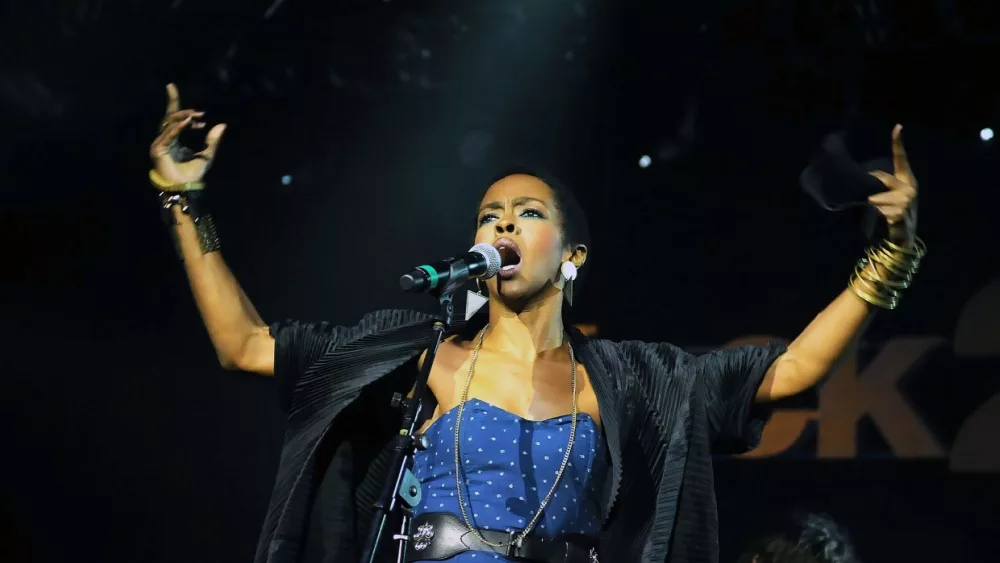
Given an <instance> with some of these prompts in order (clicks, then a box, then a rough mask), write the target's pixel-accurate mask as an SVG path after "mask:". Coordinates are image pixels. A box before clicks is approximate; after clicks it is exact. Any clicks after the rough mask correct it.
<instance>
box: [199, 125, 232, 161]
mask: <svg viewBox="0 0 1000 563" xmlns="http://www.w3.org/2000/svg"><path fill="white" fill-rule="evenodd" d="M225 132H226V124H225V123H220V124H218V125H216V126H215V127H212V128H211V129H209V131H208V135H207V136H206V137H205V149H204V150H202V151H201V152H199V153H197V154H196V155H195V156H197V157H199V158H204V159H206V160H212V159H213V158H215V152H216V151H217V150H218V149H219V143H220V142H221V141H222V135H223V133H225Z"/></svg>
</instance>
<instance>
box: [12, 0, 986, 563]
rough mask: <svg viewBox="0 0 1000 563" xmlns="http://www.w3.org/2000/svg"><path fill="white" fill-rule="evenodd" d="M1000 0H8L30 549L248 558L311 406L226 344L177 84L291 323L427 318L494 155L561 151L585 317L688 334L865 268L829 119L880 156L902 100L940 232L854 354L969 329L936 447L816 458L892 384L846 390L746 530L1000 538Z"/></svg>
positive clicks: (682, 338)
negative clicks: (186, 220) (152, 181)
mask: <svg viewBox="0 0 1000 563" xmlns="http://www.w3.org/2000/svg"><path fill="white" fill-rule="evenodd" d="M334 5H336V8H332V7H330V6H334ZM998 20H1000V11H998V8H997V7H996V6H995V5H994V3H992V2H988V1H986V0H980V1H979V2H976V1H972V0H937V1H934V2H930V1H926V2H902V1H899V0H897V1H881V0H875V1H871V2H868V1H866V2H857V3H855V2H835V1H832V0H830V1H820V0H811V1H796V2H792V1H790V0H786V1H781V0H757V1H740V2H737V1H722V0H720V1H716V2H698V3H676V2H625V1H622V2H597V1H595V0H580V1H578V2H572V1H566V0H546V1H527V0H525V1H518V0H507V1H502V2H501V1H492V0H491V1H481V2H458V1H452V0H449V1H441V2H426V1H400V0H393V1H392V2H389V1H385V2H382V1H376V0H366V1H359V0H351V1H342V2H337V3H333V2H324V3H319V2H304V1H298V0H286V1H285V2H281V0H274V1H273V2H272V1H271V0H266V1H263V0H244V1H242V2H236V1H235V0H212V1H208V2H200V3H194V2H184V1H182V0H172V1H166V0H157V1H148V0H147V1H143V2H139V1H132V2H128V1H125V0H119V1H104V2H102V1H97V0H92V1H83V0H78V1H54V0H53V1H44V2H41V1H35V0H23V1H22V0H10V1H8V2H5V3H2V4H0V45H2V48H0V63H2V67H0V68H2V71H0V163H2V165H0V187H2V194H3V197H2V201H0V210H2V215H0V233H2V240H3V242H4V248H5V250H6V252H5V256H4V259H3V261H2V262H0V263H2V266H0V271H2V277H0V289H2V292H0V311H2V315H0V342H2V343H3V350H4V354H3V382H4V383H3V391H2V393H0V397H2V417H3V418H2V419H0V422H2V424H3V428H4V437H5V438H4V441H3V449H2V451H3V455H2V456H0V459H2V461H0V483H2V488H0V495H2V496H0V499H2V505H0V510H2V519H0V534H2V538H0V560H2V561H11V562H18V563H20V562H62V561H101V562H106V563H111V562H119V561H122V562H124V561H129V562H136V561H142V562H151V563H158V562H171V563H173V562H181V561H183V562H186V563H197V562H209V561H211V562H239V561H249V560H250V559H251V557H252V555H253V550H254V547H255V545H256V538H257V533H258V530H259V525H260V523H261V521H262V519H263V516H264V511H265V508H266V503H267V499H268V496H269V493H270V488H271V483H272V479H273V476H274V473H275V470H276V466H277V459H278V450H279V446H280V442H281V436H282V432H283V422H282V415H281V413H280V411H279V409H278V406H277V397H276V393H275V389H274V388H273V384H272V382H270V381H268V380H266V379H262V378H255V377H252V376H248V375H244V374H239V373H231V372H225V371H223V370H222V369H220V368H219V367H218V365H217V363H216V360H215V357H214V353H213V351H212V349H211V347H210V344H209V341H208V338H207V337H206V334H205V332H204V329H203V328H202V326H201V324H200V321H199V318H198V316H197V312H196V310H195V308H194V306H193V302H192V300H191V299H190V295H189V291H188V288H187V284H186V281H185V279H184V274H183V271H182V268H181V266H180V264H179V263H178V262H177V261H176V260H175V259H174V256H173V251H172V248H171V243H170V241H169V238H168V236H167V233H166V232H165V230H164V228H163V226H162V225H161V224H160V222H159V219H158V215H157V209H156V204H155V203H154V192H153V190H152V189H151V188H150V187H149V186H148V184H147V182H146V180H145V174H146V170H147V168H148V156H147V147H148V145H149V142H150V141H151V140H152V138H153V136H154V134H155V130H156V127H157V124H158V122H159V119H160V117H161V114H162V109H163V106H164V103H165V101H164V93H163V86H164V84H166V83H167V82H168V81H171V80H172V81H176V82H177V83H178V85H179V86H180V90H181V95H182V102H183V103H184V105H185V106H195V107H198V108H202V109H206V110H207V111H208V112H209V113H208V116H207V117H208V119H209V121H210V122H213V123H214V122H217V121H227V122H228V123H229V124H230V128H229V131H228V132H227V134H226V138H225V139H224V140H223V143H222V147H221V150H220V153H219V158H218V161H217V162H216V165H215V167H214V169H213V170H212V172H211V173H210V175H209V176H208V181H209V183H210V197H211V199H212V207H213V209H214V214H215V217H216V221H217V223H218V225H219V230H220V233H221V235H222V237H223V242H224V254H225V256H226V258H227V261H228V263H229V265H230V266H231V268H232V269H233V270H234V272H235V273H236V275H237V277H238V278H239V279H240V281H241V282H242V284H243V285H244V287H245V289H246V291H247V293H248V294H249V295H250V296H251V298H252V299H253V300H254V303H255V304H256V306H257V308H258V309H259V310H260V311H261V314H262V315H263V316H264V317H265V319H267V320H276V319H280V318H284V317H292V318H302V319H329V320H333V321H337V322H340V323H353V322H354V320H355V319H357V318H358V317H359V316H360V315H362V314H363V313H364V312H366V311H368V310H371V309H373V308H378V307H400V306H403V307H405V306H413V307H425V306H426V305H427V303H426V302H424V301H421V300H420V299H419V298H415V297H412V296H406V295H402V294H401V292H400V291H399V290H398V289H397V285H396V284H397V281H396V280H397V278H398V275H399V274H400V273H401V272H403V271H405V270H406V269H408V268H409V267H410V266H412V265H414V264H416V263H419V262H421V261H424V260H426V259H428V258H434V257H440V256H446V255H449V254H453V253H455V252H456V251H457V250H459V249H462V248H464V247H465V245H467V243H468V242H469V240H470V239H471V236H472V232H473V230H472V229H473V222H474V213H473V211H474V206H475V204H476V202H477V201H478V198H479V196H480V194H481V193H482V191H483V190H484V189H485V187H486V183H487V180H488V178H489V177H490V176H492V175H493V174H494V173H496V172H497V171H499V170H500V169H501V168H504V167H506V166H507V165H510V164H513V163H525V162H528V163H538V162H541V163H544V164H545V165H546V166H547V167H549V168H550V169H552V170H555V172H556V174H557V175H558V176H561V177H562V178H563V179H564V181H566V182H567V183H570V184H572V185H574V186H575V187H576V188H577V189H578V191H579V192H580V195H581V199H582V200H583V202H584V205H585V207H586V208H587V209H588V210H589V215H590V220H591V222H592V231H593V238H594V245H593V248H592V261H591V262H589V263H588V267H587V268H586V272H585V274H586V278H587V279H586V286H585V288H584V292H583V294H582V295H581V296H580V297H579V300H580V302H581V303H580V304H579V306H578V307H577V308H576V314H577V316H578V318H579V320H580V321H581V322H588V323H594V324H596V325H598V329H599V331H600V333H601V334H602V335H603V336H606V337H609V338H614V339H624V338H640V339H645V340H653V341H658V340H664V341H671V342H674V343H676V344H680V345H684V346H687V347H690V348H692V349H695V348H699V349H700V348H705V347H710V346H718V345H723V344H724V343H726V342H729V341H731V340H733V339H735V338H738V337H743V336H747V335H775V336H779V337H782V338H792V337H794V336H795V335H796V334H797V332H798V331H799V330H800V329H801V328H803V327H804V326H805V324H806V323H807V322H808V321H809V320H810V319H811V318H812V317H813V315H815V314H816V313H817V312H818V311H819V310H820V309H821V308H822V307H823V306H824V305H825V304H826V303H827V302H828V301H829V300H830V299H832V298H833V297H834V296H835V295H836V294H837V292H839V291H840V290H842V289H843V287H844V284H845V282H846V280H847V276H848V274H849V273H850V271H851V268H852V266H853V262H854V260H855V259H856V258H857V257H859V256H860V252H861V250H862V248H863V246H864V244H865V239H864V237H863V236H862V230H861V228H860V226H861V221H860V218H859V216H857V215H854V214H851V213H849V212H847V213H843V214H834V213H827V212H824V211H821V210H820V209H819V208H818V207H817V206H816V205H815V204H814V203H813V202H812V201H811V200H809V199H808V198H807V197H806V196H805V195H803V194H802V192H801V191H800V190H799V189H798V180H797V176H798V174H799V172H800V171H801V170H802V168H803V167H804V166H805V164H806V162H807V161H808V157H809V154H810V152H811V151H812V149H813V147H815V146H816V144H817V143H818V141H819V139H820V137H821V136H822V135H823V134H824V133H826V132H828V131H829V130H831V129H833V128H837V127H849V129H850V131H851V134H852V143H854V144H853V147H854V149H855V150H856V151H857V155H858V156H859V158H870V157H875V156H884V155H887V154H888V152H889V132H890V128H891V125H892V123H894V122H895V121H900V122H902V123H904V125H905V131H906V133H905V135H906V140H907V145H908V148H909V151H910V155H911V160H912V162H913V166H914V168H915V171H916V173H917V176H918V178H919V179H920V180H921V187H922V192H921V194H922V200H921V227H920V231H921V234H922V236H923V237H924V239H925V240H926V241H927V242H928V244H929V245H930V254H929V256H928V258H927V260H926V263H925V266H924V270H923V272H922V273H921V275H920V277H919V279H918V283H917V284H916V286H915V287H914V288H912V289H911V290H910V291H909V292H908V294H907V295H906V297H905V301H904V302H903V306H902V308H901V309H900V310H899V311H897V312H894V313H892V314H885V315H882V316H880V317H879V318H878V319H877V321H876V323H875V325H874V326H873V328H872V329H871V331H870V332H869V333H868V335H867V337H866V339H865V342H864V344H863V345H862V348H861V350H860V351H859V354H858V358H859V362H860V364H859V365H860V366H862V367H863V366H864V365H865V364H866V362H868V361H869V360H871V359H872V358H876V357H878V356H879V354H880V353H882V352H883V351H884V350H885V349H886V348H887V347H888V346H890V345H891V344H892V343H893V342H896V343H898V342H900V339H906V338H909V339H913V338H920V339H926V338H937V339H940V340H938V341H937V345H936V346H935V347H933V349H931V350H930V351H928V352H927V353H921V354H920V358H919V361H916V360H914V361H913V362H911V363H912V365H913V369H907V370H906V371H908V373H907V375H906V377H905V378H904V379H903V381H902V383H901V384H900V385H899V389H900V390H901V391H900V392H901V394H902V395H903V396H905V397H906V400H907V402H908V404H909V405H910V406H911V408H912V411H913V412H914V413H916V414H917V416H918V417H919V419H920V420H921V421H922V423H923V425H924V428H925V430H926V431H927V432H930V433H931V434H932V435H933V438H934V440H935V441H936V443H938V444H939V445H940V451H939V452H938V453H934V454H928V453H927V452H926V451H925V452H924V453H922V454H921V453H920V452H917V453H916V454H914V453H912V452H910V453H907V450H906V447H905V446H906V444H907V443H909V442H908V441H909V440H911V439H912V438H913V435H914V432H916V430H914V429H913V428H910V427H907V428H903V430H902V431H901V434H899V433H897V435H896V436H897V437H896V438H895V439H894V440H890V439H886V438H885V437H884V434H885V432H884V431H885V429H886V427H885V422H886V415H885V414H884V413H882V414H880V415H879V416H860V417H859V421H858V422H857V424H856V425H853V426H851V427H850V428H849V429H848V431H846V434H850V435H856V436H857V438H858V446H857V447H856V448H855V449H854V450H853V453H852V452H848V453H847V454H843V453H841V454H838V455H827V454H819V455H818V454H817V451H820V450H822V444H820V445H818V443H819V442H822V438H821V439H817V435H818V432H817V427H818V424H822V423H824V421H827V420H829V417H830V416H833V415H835V414H836V413H837V412H840V411H839V410H838V409H840V410H843V409H846V408H848V406H844V405H848V404H850V405H856V404H861V403H865V401H867V400H868V397H867V396H866V395H865V393H863V392H862V393H859V394H855V395H854V396H853V398H848V399H839V400H840V401H841V402H837V401H833V402H832V403H829V404H825V405H824V406H823V407H822V408H820V412H821V416H820V422H816V421H813V422H810V423H808V424H807V425H806V428H805V430H803V431H802V432H801V433H800V435H799V437H798V438H797V439H795V440H793V443H791V444H790V445H787V447H782V448H778V449H779V450H780V453H777V454H776V455H774V456H770V457H765V458H761V459H727V460H720V461H719V463H718V466H717V486H718V491H719V497H720V510H721V519H722V522H721V524H722V537H721V541H722V547H723V553H724V556H725V560H726V561H732V560H733V559H734V558H735V556H736V554H737V553H738V550H739V548H740V546H741V545H743V543H744V542H746V541H747V540H748V539H750V538H751V537H753V536H754V534H756V533H757V532H758V531H760V530H762V529H763V528H765V527H766V526H767V523H768V522H770V521H771V520H772V519H774V518H777V517H778V516H780V515H781V514H783V513H785V512H787V511H789V510H792V509H807V510H821V511H827V512H829V513H830V514H832V515H833V516H834V517H835V518H836V519H837V520H839V521H840V522H842V523H843V524H844V525H845V526H847V527H848V528H849V529H850V531H851V532H852V534H853V536H854V537H855V541H856V543H857V546H858V549H859V551H860V553H861V555H862V556H863V558H864V560H866V561H869V562H877V561H880V562H886V561H934V562H937V561H948V562H960V561H969V562H973V561H975V562H981V561H996V560H997V555H996V551H997V540H996V538H997V527H996V524H995V522H996V518H995V514H994V512H995V510H996V507H997V506H1000V504H998V503H1000V479H998V474H1000V463H998V460H997V456H996V451H997V449H998V443H1000V441H998V439H997V438H996V435H995V434H994V433H993V432H995V430H996V429H997V428H998V427H1000V421H998V419H1000V395H998V393H1000V379H998V375H1000V321H998V319H1000V296H998V294H1000V278H998V275H1000V252H998V251H997V248H998V247H997V244H998V242H1000V237H998V236H997V234H996V228H997V206H996V204H997V197H996V194H997V190H998V188H1000V186H998V182H997V173H998V171H1000V170H998V168H1000V166H998V161H1000V158H998V157H1000V153H998V150H997V147H995V146H994V145H993V144H992V142H984V141H983V140H981V139H980V130H981V129H983V128H985V127H987V126H989V125H991V124H992V125H993V126H994V127H997V126H1000V111H998V108H1000V105H998V92H1000V90H998V86H997V85H996V68H997V66H996V61H997V60H998V58H997V57H998V55H1000V48H998V46H1000V41H998V39H1000V37H998V36H1000V32H998V24H1000V21H998ZM191 141H192V142H195V143H197V142H200V139H198V138H197V135H194V136H192V138H191ZM643 155H648V156H649V157H650V159H649V166H648V167H641V166H640V165H639V164H640V157H641V156H643ZM637 264H641V266H636V265H637ZM991 281H992V285H991ZM977 295H978V296H979V297H978V298H977V299H978V300H976V301H975V302H973V298H974V296H977ZM906 345H907V344H906V342H905V341H904V347H905V346H906ZM901 362H902V363H901ZM890 364H891V365H892V366H898V365H903V364H905V365H906V366H909V365H910V364H906V362H903V361H902V360H899V361H896V363H895V364H892V363H891V362H890ZM880 365H881V364H880ZM890 367H891V366H890ZM858 371H860V368H859V370H858ZM871 375H872V374H867V375H866V376H871ZM847 376H848V377H851V378H853V377H855V374H854V373H853V372H852V373H847ZM878 376H879V374H877V373H876V374H874V377H876V378H877V377H878ZM825 392H826V391H824V393H825ZM817 396H818V394H815V393H814V394H809V395H808V396H806V397H802V398H801V399H800V400H798V401H796V402H794V404H790V405H787V409H786V410H787V411H788V412H790V413H794V412H803V411H807V412H808V411H812V410H813V409H816V408H817V405H818V403H819V401H818V400H817ZM872 408H873V407H872ZM879 417H881V418H879ZM890 418H891V416H890ZM890 422H891V421H890ZM770 430H771V429H769V431H770ZM918 430H919V429H918ZM917 433H919V432H917ZM841 434H844V432H841ZM900 435H901V436H902V437H899V436H900ZM959 436H962V437H963V438H962V439H961V440H959V439H958V437H959ZM793 437H794V436H793ZM900 444H902V445H900ZM959 445H961V448H960V447H959ZM958 454H961V455H960V456H959V455H958ZM831 457H838V458H841V459H829V458H831ZM949 458H950V460H949ZM958 458H961V459H960V460H959V461H956V460H957V459H958Z"/></svg>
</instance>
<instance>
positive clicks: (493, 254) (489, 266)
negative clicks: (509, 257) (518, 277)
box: [469, 242, 502, 279]
mask: <svg viewBox="0 0 1000 563" xmlns="http://www.w3.org/2000/svg"><path fill="white" fill-rule="evenodd" d="M469 252H475V253H476V254H482V255H483V257H485V258H486V273H485V274H483V276H482V279H489V278H492V277H493V276H495V275H497V274H498V273H500V265H501V263H502V260H500V251H499V250H497V249H495V248H493V245H491V244H487V243H485V242H481V243H479V244H477V245H476V246H473V247H472V248H470V249H469Z"/></svg>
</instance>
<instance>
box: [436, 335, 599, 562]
mask: <svg viewBox="0 0 1000 563" xmlns="http://www.w3.org/2000/svg"><path fill="white" fill-rule="evenodd" d="M488 328H489V325H487V326H486V327H484V328H483V331H482V332H480V333H479V340H478V341H477V342H476V347H475V349H473V350H472V360H471V361H470V362H469V375H468V377H467V378H466V379H465V388H464V389H463V390H462V398H461V400H460V401H459V403H458V416H457V417H456V419H455V486H456V487H457V489H458V507H459V508H460V509H461V511H462V519H463V520H464V521H465V526H466V527H467V528H468V529H469V531H470V532H472V533H473V534H474V535H475V536H476V539H478V540H479V541H481V542H483V543H484V544H486V545H488V546H490V547H495V548H504V547H508V546H509V545H511V544H513V545H516V546H520V545H521V544H522V543H523V542H524V538H526V537H528V534H530V533H531V530H533V529H534V528H535V525H537V524H538V519H539V518H541V517H542V513H543V512H544V511H545V507H546V506H548V504H549V501H551V500H552V495H553V494H555V492H556V489H558V488H559V481H560V480H562V476H563V473H564V472H565V471H566V466H567V465H568V464H569V458H570V455H571V452H572V450H573V442H574V441H575V440H576V419H577V415H578V414H579V412H580V410H579V405H578V404H577V399H576V356H575V355H574V354H573V347H572V346H570V347H569V361H570V371H571V373H572V375H573V423H572V425H571V426H570V429H569V442H568V443H567V444H566V453H565V454H564V455H563V460H562V464H561V465H560V466H559V471H558V472H557V473H556V480H555V482H554V483H552V488H551V489H549V494H547V495H545V498H544V499H543V500H542V504H541V505H540V506H539V507H538V511H537V512H535V516H534V517H532V519H531V521H530V522H528V525H527V526H525V527H524V529H523V530H521V533H520V534H518V535H517V537H515V538H514V539H513V540H512V541H510V542H507V543H502V542H501V543H492V542H490V541H488V540H487V539H486V538H484V537H483V535H482V534H481V533H480V532H479V530H478V529H477V528H476V527H475V526H473V525H472V521H471V520H470V519H469V514H468V512H467V510H466V507H465V501H464V500H462V481H463V480H464V479H463V476H464V474H463V472H462V464H461V458H462V456H461V454H459V452H458V446H459V443H460V439H459V437H460V436H461V428H462V413H463V412H464V411H465V402H466V401H467V400H468V398H469V386H470V385H471V384H472V376H473V374H475V373H476V360H477V359H478V358H479V350H481V349H482V347H483V340H484V339H485V338H486V329H488Z"/></svg>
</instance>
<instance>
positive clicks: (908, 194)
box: [868, 125, 917, 246]
mask: <svg viewBox="0 0 1000 563" xmlns="http://www.w3.org/2000/svg"><path fill="white" fill-rule="evenodd" d="M892 166H893V172H894V173H893V174H887V173H885V172H882V171H881V170H876V171H874V172H872V173H871V174H872V176H875V177H876V178H878V179H879V180H880V181H881V182H882V183H883V184H885V187H886V188H888V189H889V191H887V192H882V193H880V194H875V195H873V196H871V197H869V198H868V203H870V204H872V205H874V206H875V208H876V209H878V211H879V213H881V214H882V216H883V217H885V220H886V222H888V224H889V240H891V241H892V242H894V243H896V244H899V245H902V246H910V245H912V244H913V243H914V240H916V236H917V235H916V230H917V179H916V178H914V177H913V171H912V170H911V169H910V161H909V160H908V159H907V157H906V149H905V148H903V126H902V125H896V127H895V128H894V129H893V130H892Z"/></svg>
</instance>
